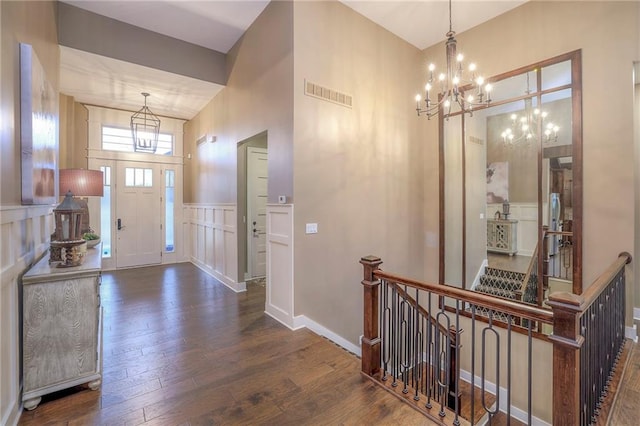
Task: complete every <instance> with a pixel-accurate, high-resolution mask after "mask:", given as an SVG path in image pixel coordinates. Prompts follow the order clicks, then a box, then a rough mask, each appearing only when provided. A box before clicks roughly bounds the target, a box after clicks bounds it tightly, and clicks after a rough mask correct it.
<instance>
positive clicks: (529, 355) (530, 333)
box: [527, 321, 533, 425]
mask: <svg viewBox="0 0 640 426" xmlns="http://www.w3.org/2000/svg"><path fill="white" fill-rule="evenodd" d="M527 348H528V353H527V365H528V366H529V368H528V371H527V381H528V383H527V424H528V425H530V424H532V423H531V416H532V415H533V404H532V399H533V398H532V395H533V392H532V389H533V321H529V323H528V324H527Z"/></svg>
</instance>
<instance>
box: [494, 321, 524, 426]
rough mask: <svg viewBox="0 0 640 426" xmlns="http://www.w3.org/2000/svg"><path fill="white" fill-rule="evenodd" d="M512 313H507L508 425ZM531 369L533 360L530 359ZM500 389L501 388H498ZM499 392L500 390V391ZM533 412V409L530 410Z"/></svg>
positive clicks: (509, 415) (508, 413)
mask: <svg viewBox="0 0 640 426" xmlns="http://www.w3.org/2000/svg"><path fill="white" fill-rule="evenodd" d="M512 319H513V317H512V316H511V314H509V315H507V426H509V425H510V424H511V321H512ZM529 370H531V360H529ZM497 389H500V388H497ZM498 393H499V391H498ZM529 413H531V410H529Z"/></svg>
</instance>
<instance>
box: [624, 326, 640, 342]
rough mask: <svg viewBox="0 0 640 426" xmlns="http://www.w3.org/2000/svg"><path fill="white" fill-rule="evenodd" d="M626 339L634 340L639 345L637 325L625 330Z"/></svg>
mask: <svg viewBox="0 0 640 426" xmlns="http://www.w3.org/2000/svg"><path fill="white" fill-rule="evenodd" d="M624 337H626V338H627V339H631V340H633V341H634V342H635V343H638V330H637V328H636V325H635V324H633V325H632V326H631V327H625V328H624Z"/></svg>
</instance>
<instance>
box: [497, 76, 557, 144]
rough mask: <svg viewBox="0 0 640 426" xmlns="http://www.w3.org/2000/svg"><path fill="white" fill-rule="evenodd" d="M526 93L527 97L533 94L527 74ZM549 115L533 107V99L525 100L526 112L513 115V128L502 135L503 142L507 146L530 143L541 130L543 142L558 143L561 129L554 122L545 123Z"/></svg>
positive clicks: (507, 129)
mask: <svg viewBox="0 0 640 426" xmlns="http://www.w3.org/2000/svg"><path fill="white" fill-rule="evenodd" d="M525 93H526V94H527V95H529V94H531V89H530V86H529V73H527V90H526V91H525ZM548 115H549V114H548V113H547V112H546V111H543V110H541V109H540V108H534V107H533V98H530V97H527V98H525V99H524V111H523V112H522V114H521V115H518V114H516V113H513V114H511V116H510V118H511V127H508V128H506V129H505V130H504V131H503V132H502V133H501V134H500V136H502V141H503V142H504V143H505V145H514V144H516V143H518V142H521V141H525V142H529V141H531V140H532V139H534V138H535V136H536V133H537V132H538V131H539V129H540V130H542V134H543V136H542V140H543V141H544V142H547V143H549V142H552V141H553V142H555V141H557V140H558V131H559V130H560V128H559V127H558V126H557V125H556V124H554V123H552V122H548V123H545V119H546V118H547V117H548Z"/></svg>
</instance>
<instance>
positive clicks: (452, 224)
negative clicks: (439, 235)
mask: <svg viewBox="0 0 640 426" xmlns="http://www.w3.org/2000/svg"><path fill="white" fill-rule="evenodd" d="M444 132H445V140H446V141H447V143H446V144H445V146H444V147H443V151H444V152H443V153H444V161H446V162H447V165H448V167H447V168H446V170H445V176H444V209H445V211H446V212H447V218H446V221H445V234H446V235H447V238H446V239H445V251H446V252H447V253H448V254H449V255H450V257H449V258H448V259H447V262H446V266H445V271H444V274H445V280H446V283H447V284H448V285H451V286H455V287H463V285H464V282H463V279H462V277H463V274H464V269H465V268H464V266H465V262H464V257H463V244H464V239H463V237H462V235H463V233H462V220H463V216H464V215H463V211H464V206H463V199H462V197H463V194H464V173H463V169H462V165H463V161H464V160H463V153H464V150H463V149H462V147H463V144H462V133H463V124H462V116H460V115H458V116H455V117H451V118H450V119H449V120H447V125H446V126H444ZM461 266H462V267H461Z"/></svg>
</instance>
